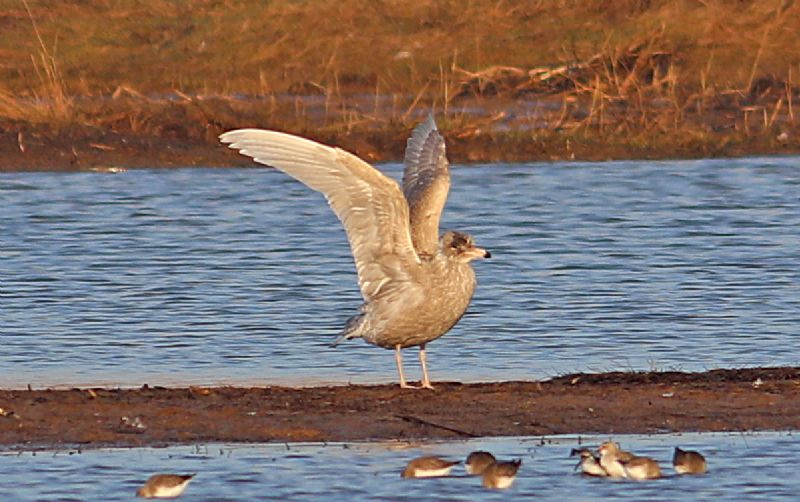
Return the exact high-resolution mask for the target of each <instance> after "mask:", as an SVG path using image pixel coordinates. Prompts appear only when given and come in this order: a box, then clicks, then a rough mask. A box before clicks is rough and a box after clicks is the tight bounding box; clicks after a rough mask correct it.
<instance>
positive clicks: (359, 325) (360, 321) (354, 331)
mask: <svg viewBox="0 0 800 502" xmlns="http://www.w3.org/2000/svg"><path fill="white" fill-rule="evenodd" d="M365 318H366V316H365V315H364V314H357V315H354V316H353V317H351V318H350V319H348V320H347V324H345V325H344V329H343V330H342V332H341V333H339V336H337V337H336V340H334V341H333V343H331V347H336V346H337V345H339V344H340V343H342V342H344V341H346V340H350V339H351V338H360V337H361V336H362V331H363V330H364V328H365V325H366V322H365Z"/></svg>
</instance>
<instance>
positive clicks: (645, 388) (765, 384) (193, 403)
mask: <svg viewBox="0 0 800 502" xmlns="http://www.w3.org/2000/svg"><path fill="white" fill-rule="evenodd" d="M434 385H436V387H437V388H436V389H435V390H434V391H430V392H429V391H422V390H401V389H400V388H399V387H398V386H397V385H394V384H392V385H342V386H323V387H294V388H291V387H279V386H274V387H271V386H269V387H228V386H222V387H201V386H198V387H193V386H192V387H177V388H166V387H159V386H147V385H145V386H142V387H140V388H136V389H118V388H82V389H69V390H53V389H45V390H0V408H2V412H0V451H18V450H30V449H53V448H65V447H79V448H100V447H140V446H165V445H174V444H187V443H194V442H232V443H237V442H242V443H252V442H287V441H291V442H325V441H358V440H386V439H398V440H425V439H459V438H471V437H492V436H539V435H555V434H609V435H610V434H628V433H632V434H655V433H668V432H730V431H767V430H776V431H779V430H800V367H777V368H747V369H718V370H711V371H706V372H702V373H684V372H610V373H601V374H571V375H564V376H560V377H557V378H552V379H549V380H544V381H539V382H536V381H509V382H486V383H470V384H462V383H458V382H439V383H438V384H437V383H434Z"/></svg>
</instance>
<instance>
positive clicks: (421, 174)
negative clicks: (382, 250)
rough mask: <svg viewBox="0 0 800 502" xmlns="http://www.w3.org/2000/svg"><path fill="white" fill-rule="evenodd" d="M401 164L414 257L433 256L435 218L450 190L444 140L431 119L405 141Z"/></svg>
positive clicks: (440, 212)
mask: <svg viewBox="0 0 800 502" xmlns="http://www.w3.org/2000/svg"><path fill="white" fill-rule="evenodd" d="M405 165H406V168H405V171H404V172H403V193H404V194H405V196H406V199H407V200H408V205H409V211H410V215H411V239H412V241H413V243H414V248H415V249H416V250H417V253H418V254H420V255H422V254H427V255H435V254H436V251H437V247H438V246H439V219H440V218H441V216H442V210H443V209H444V204H445V202H446V201H447V192H448V191H449V190H450V169H449V167H448V163H447V155H446V153H445V148H444V138H442V135H441V134H439V131H438V130H437V129H436V122H434V121H433V117H432V116H430V115H428V119H427V120H426V121H425V122H423V123H421V124H420V125H418V126H417V127H416V128H415V129H414V132H413V133H412V134H411V137H410V138H409V139H408V144H407V145H406V156H405Z"/></svg>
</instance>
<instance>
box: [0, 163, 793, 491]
mask: <svg viewBox="0 0 800 502" xmlns="http://www.w3.org/2000/svg"><path fill="white" fill-rule="evenodd" d="M381 167H382V168H383V169H384V170H385V171H388V172H389V173H391V174H392V175H394V176H395V178H397V177H398V175H399V173H400V167H399V166H398V165H388V166H381ZM798 194H800V158H798V157H788V158H750V159H739V160H701V161H681V162H678V161H668V162H607V163H553V164H547V163H537V164H526V165H521V164H512V165H486V166H474V167H463V168H456V169H455V170H454V171H453V187H452V191H451V196H450V200H449V204H448V206H447V209H446V212H445V215H444V222H443V226H444V227H446V228H457V229H463V230H467V231H469V232H471V233H472V234H473V235H474V236H475V238H476V241H477V243H478V245H481V246H483V247H486V248H488V249H490V250H491V251H492V253H493V254H494V258H492V259H491V260H487V261H485V262H480V263H478V264H477V267H476V268H477V273H478V278H479V287H478V290H477V293H476V295H475V299H474V301H473V304H472V307H471V309H470V312H469V314H468V315H467V316H466V317H465V318H464V319H463V320H462V322H461V323H460V324H459V325H458V326H457V327H456V328H455V329H454V330H453V331H451V332H450V333H449V334H448V335H446V336H445V337H444V338H442V339H440V340H438V341H436V342H434V343H433V344H431V345H430V346H429V361H430V365H431V373H432V375H433V379H434V380H437V379H438V380H444V379H460V380H467V381H469V380H483V379H533V378H542V377H547V376H553V375H557V374H560V373H565V372H572V371H604V370H618V369H625V370H627V369H637V370H646V369H680V370H704V369H708V368H716V367H741V366H755V365H784V364H791V365H797V364H799V363H800V351H798V348H797V347H798V343H797V333H798V326H800V267H798V256H800V255H798V249H800V197H799V196H798ZM359 304H360V295H359V293H358V289H357V286H356V276H355V271H354V268H353V265H352V260H351V257H350V254H349V249H348V247H347V241H346V239H345V236H344V232H343V231H342V230H341V227H340V225H339V223H338V221H337V220H336V219H335V217H334V216H333V214H332V213H331V211H330V210H329V209H328V207H327V205H326V204H325V203H324V200H323V199H322V197H321V196H320V195H319V194H317V193H315V192H312V191H310V190H308V189H306V188H305V187H304V186H302V185H301V184H299V183H297V182H295V181H294V180H291V179H290V178H288V177H286V176H285V175H282V174H281V173H278V172H275V171H272V170H268V169H224V170H214V169H184V170H140V171H129V172H125V173H120V174H101V173H70V174H58V173H55V174H54V173H21V174H0V331H1V333H0V337H1V340H0V342H1V343H0V387H9V386H23V385H25V384H28V383H31V384H33V385H56V384H58V385H71V384H103V383H105V384H109V383H112V384H119V385H140V384H142V383H144V382H148V383H150V384H151V385H152V384H179V383H221V382H230V383H237V382H239V383H244V382H248V383H256V384H265V383H276V382H277V383H294V384H297V383H312V384H313V383H328V382H338V383H344V382H347V381H352V382H388V381H395V380H396V374H395V369H394V362H393V359H392V354H391V352H389V351H385V350H382V349H378V348H375V347H372V346H369V345H366V344H364V343H363V342H361V341H358V340H354V341H351V342H348V343H347V344H344V345H342V346H340V347H338V348H336V349H331V348H328V347H327V344H328V343H329V342H330V341H331V340H332V339H333V338H334V336H335V334H336V333H337V332H338V331H339V329H340V328H341V327H342V325H343V324H344V322H345V321H346V319H347V318H348V317H349V316H351V315H352V314H353V313H354V312H355V310H356V308H357V307H358V305H359ZM406 361H407V365H408V366H409V369H408V372H409V373H410V374H411V375H412V378H417V375H418V368H417V367H415V366H414V363H415V362H416V355H415V351H409V353H408V355H407V357H406ZM251 453H252V454H253V455H256V453H255V450H254V451H253V452H249V451H245V452H244V453H241V455H250V454H251ZM126 455H127V456H126ZM130 455H132V454H125V455H123V454H118V453H113V454H110V453H109V454H107V453H94V454H92V456H91V457H80V459H83V460H80V459H79V460H80V461H81V462H83V461H87V462H91V463H95V462H96V463H98V465H100V466H102V465H103V462H106V459H118V458H130ZM137 455H145V456H146V455H152V458H156V457H157V456H158V455H161V454H160V453H152V454H150V453H148V454H145V453H141V454H138V453H137ZM148 458H151V457H148ZM57 460H58V457H57V458H56V459H55V460H53V465H54V467H53V469H55V471H54V473H55V474H54V475H60V474H59V472H60V471H59V469H60V468H61V467H58V465H59V464H58V461H57ZM6 461H8V460H6ZM194 461H195V460H194V459H193V457H191V456H190V458H189V460H187V462H189V464H188V465H193V464H191V462H194ZM215 461H216V460H215ZM233 461H235V457H234V460H233ZM20 462H22V461H21V460H20ZM108 462H112V463H113V462H116V460H108ZM209 462H210V460H209ZM537 465H538V463H537ZM187 468H189V467H188V466H187ZM538 468H539V467H536V469H538ZM97 469H101V470H102V469H103V467H97ZM135 478H136V476H134V475H132V474H131V475H128V477H127V478H126V479H128V480H133V479H135ZM243 479H244V478H243ZM209 482H213V481H209ZM693 482H694V481H681V482H680V483H693ZM129 483H132V481H129ZM243 483H246V482H245V481H243ZM449 483H450V482H449V481H447V482H442V483H439V484H436V483H434V484H431V485H425V486H437V487H439V486H441V487H443V489H444V487H447V486H449ZM569 483H570V486H578V485H580V483H588V482H587V481H581V480H570V481H569ZM131 486H132V485H130V484H129V485H126V489H128V488H130V487H131ZM454 486H455V485H454ZM458 486H460V485H458ZM537 486H539V485H538V484H537V483H534V482H533V481H531V484H530V486H529V488H528V489H530V490H533V491H537V493H538V490H539V488H537ZM608 486H610V487H612V488H607V489H614V490H618V489H620V488H619V487H616V485H613V484H612V485H608ZM659 486H660V485H659ZM641 489H645V488H641Z"/></svg>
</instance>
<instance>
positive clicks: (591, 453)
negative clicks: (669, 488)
mask: <svg viewBox="0 0 800 502" xmlns="http://www.w3.org/2000/svg"><path fill="white" fill-rule="evenodd" d="M571 455H572V456H579V457H580V461H579V462H578V464H577V465H576V466H575V468H576V469H577V468H578V467H580V468H581V472H582V473H583V474H585V475H587V476H597V477H609V478H627V479H636V480H645V479H658V478H661V477H663V474H662V472H661V468H660V467H659V465H658V462H656V461H655V460H653V459H652V458H650V457H644V456H639V455H635V454H633V453H631V452H629V451H625V450H622V449H621V448H620V446H619V444H618V443H615V442H613V441H606V442H605V443H603V444H601V445H600V447H599V448H597V450H592V449H590V448H579V449H573V450H572V453H571ZM460 463H461V461H460V460H445V459H443V458H441V457H437V456H435V455H426V456H423V457H418V458H415V459H413V460H411V461H410V462H409V463H408V465H406V468H405V469H404V470H403V472H402V473H401V476H402V477H403V478H441V477H448V476H450V473H451V471H452V470H453V468H454V467H455V466H456V465H458V464H460ZM521 465H522V460H521V459H516V460H511V461H506V462H501V461H498V460H497V458H495V456H494V455H492V454H491V453H489V452H488V451H473V452H472V453H470V454H469V455H468V456H467V459H466V461H465V462H464V471H465V472H466V473H467V475H469V476H480V477H481V479H482V483H483V486H484V487H485V488H490V489H500V490H504V489H506V488H509V487H511V485H512V484H514V480H515V479H516V477H517V472H519V468H520V466H521ZM672 466H673V467H674V469H675V472H676V473H677V474H705V473H706V472H707V471H708V466H707V464H706V459H705V457H703V455H702V454H701V453H699V452H696V451H691V450H682V449H680V448H678V447H676V448H675V453H674V454H673V456H672ZM194 476H195V475H194V474H184V475H181V474H156V475H154V476H151V477H150V479H148V480H147V482H146V483H145V484H144V486H142V487H141V488H139V490H138V491H137V492H136V495H137V496H139V497H144V498H175V497H179V496H180V495H181V494H182V493H183V491H184V490H185V489H186V486H187V485H188V484H189V482H190V481H191V480H192V479H193V478H194Z"/></svg>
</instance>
